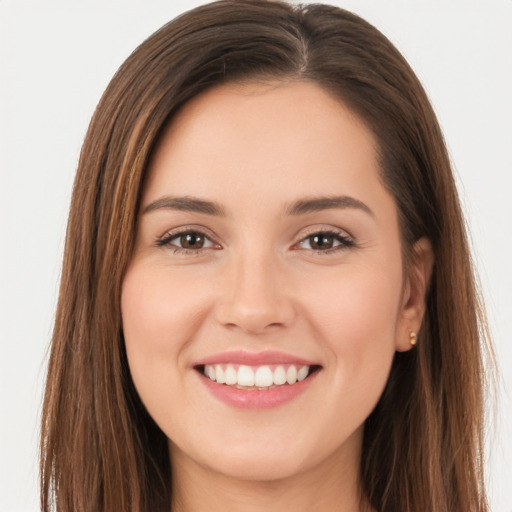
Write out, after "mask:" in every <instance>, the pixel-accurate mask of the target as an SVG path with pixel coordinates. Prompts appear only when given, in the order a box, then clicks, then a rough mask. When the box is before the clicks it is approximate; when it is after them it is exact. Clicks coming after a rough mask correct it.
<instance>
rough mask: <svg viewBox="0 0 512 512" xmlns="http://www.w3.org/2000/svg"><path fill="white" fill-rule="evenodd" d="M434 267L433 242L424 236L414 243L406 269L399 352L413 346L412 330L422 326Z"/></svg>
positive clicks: (416, 330) (414, 330)
mask: <svg viewBox="0 0 512 512" xmlns="http://www.w3.org/2000/svg"><path fill="white" fill-rule="evenodd" d="M433 268H434V251H433V250H432V244H431V243H430V240H429V239H428V238H426V237H422V238H420V239H419V240H418V241H417V242H416V243H415V244H414V246H413V250H412V254H411V259H410V262H409V265H408V268H407V269H406V272H407V274H406V278H405V279H406V282H405V286H404V292H403V297H402V309H401V312H400V318H399V322H398V329H397V338H396V350H397V351H399V352H404V351H406V350H409V349H410V348H412V344H411V332H413V333H417V332H418V331H419V329H420V327H421V322H422V320H423V315H424V314H425V307H426V304H425V300H426V296H427V291H428V288H429V285H430V279H431V277H432V271H433ZM420 343H421V340H420Z"/></svg>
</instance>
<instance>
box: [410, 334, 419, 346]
mask: <svg viewBox="0 0 512 512" xmlns="http://www.w3.org/2000/svg"><path fill="white" fill-rule="evenodd" d="M409 341H410V342H411V345H413V346H414V345H416V341H417V336H416V333H415V332H414V331H409Z"/></svg>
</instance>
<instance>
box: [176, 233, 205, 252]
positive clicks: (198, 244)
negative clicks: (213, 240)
mask: <svg viewBox="0 0 512 512" xmlns="http://www.w3.org/2000/svg"><path fill="white" fill-rule="evenodd" d="M179 241H180V246H181V247H182V248H183V249H202V248H203V247H204V242H205V240H204V236H203V235H201V234H200V233H185V234H183V235H181V236H180V237H179Z"/></svg>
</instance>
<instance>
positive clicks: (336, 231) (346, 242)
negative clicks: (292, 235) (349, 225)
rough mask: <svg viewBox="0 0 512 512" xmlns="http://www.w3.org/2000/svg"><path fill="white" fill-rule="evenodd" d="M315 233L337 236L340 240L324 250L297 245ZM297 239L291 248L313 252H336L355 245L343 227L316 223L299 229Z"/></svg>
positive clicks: (352, 238)
mask: <svg viewBox="0 0 512 512" xmlns="http://www.w3.org/2000/svg"><path fill="white" fill-rule="evenodd" d="M317 234H327V235H331V236H333V237H337V238H338V239H339V240H341V241H342V243H341V244H340V245H337V246H335V247H332V248H330V249H324V250H316V249H303V248H301V247H299V245H300V244H301V243H302V242H304V241H305V240H306V239H307V238H309V237H311V236H313V235H317ZM296 239H297V241H296V242H294V243H293V245H292V249H295V250H301V249H302V250H305V251H313V252H315V253H323V254H326V253H329V252H336V251H340V250H344V249H349V248H350V247H354V246H356V242H355V239H354V237H353V236H352V235H351V234H350V233H349V232H348V231H347V230H345V229H341V228H338V227H335V226H332V225H325V224H323V225H316V226H309V227H307V228H305V229H304V230H301V231H300V232H299V233H298V234H297V236H296Z"/></svg>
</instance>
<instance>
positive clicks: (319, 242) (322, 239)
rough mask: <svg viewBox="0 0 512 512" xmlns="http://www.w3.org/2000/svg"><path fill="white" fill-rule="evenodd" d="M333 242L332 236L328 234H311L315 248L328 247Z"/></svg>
mask: <svg viewBox="0 0 512 512" xmlns="http://www.w3.org/2000/svg"><path fill="white" fill-rule="evenodd" d="M332 244H333V239H332V236H330V235H315V236H313V244H312V246H313V248H315V249H330V248H331V247H332Z"/></svg>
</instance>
